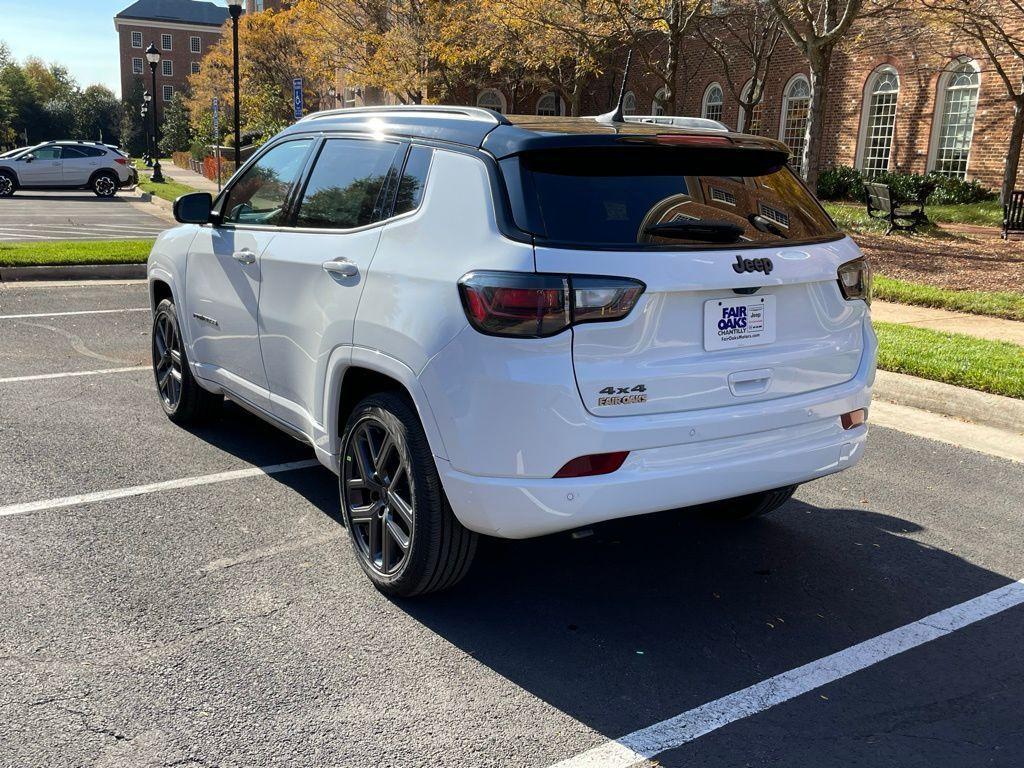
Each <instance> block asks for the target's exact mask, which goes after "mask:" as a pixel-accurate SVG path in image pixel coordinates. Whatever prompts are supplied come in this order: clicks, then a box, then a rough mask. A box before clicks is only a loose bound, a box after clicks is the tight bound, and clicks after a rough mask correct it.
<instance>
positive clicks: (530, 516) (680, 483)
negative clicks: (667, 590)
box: [437, 417, 867, 539]
mask: <svg viewBox="0 0 1024 768" xmlns="http://www.w3.org/2000/svg"><path fill="white" fill-rule="evenodd" d="M866 438H867V426H862V427H856V428H854V429H851V430H843V428H842V427H841V426H840V424H839V419H838V418H835V417H833V418H829V419H823V420H818V421H813V422H811V423H809V424H801V425H799V426H794V427H784V428H781V429H774V430H770V431H768V432H762V433H759V434H754V435H743V436H740V437H731V438H724V439H720V440H712V441H707V442H699V443H690V444H684V445H671V446H666V447H664V448H650V449H647V450H642V451H634V452H632V453H630V455H629V458H628V459H627V460H626V463H625V464H623V466H622V467H621V468H620V469H619V470H618V471H617V472H614V473H612V474H610V475H602V476H599V477H587V478H572V479H557V480H556V479H522V478H504V477H477V476H473V475H468V474H465V473H463V472H459V471H457V470H454V469H452V468H451V465H450V464H449V463H448V462H447V461H444V460H441V459H438V460H437V466H438V470H439V471H440V473H441V478H442V482H443V484H444V488H445V492H446V493H447V495H448V499H449V501H450V503H451V505H452V509H453V510H454V511H455V514H456V516H457V517H458V518H459V520H460V521H461V522H462V524H463V525H465V526H466V527H467V528H470V529H472V530H474V531H478V532H480V533H484V534H488V535H491V536H500V537H503V538H510V539H523V538H529V537H532V536H542V535H544V534H548V533H555V532H558V531H565V530H570V529H573V528H578V527H580V526H583V525H590V524H592V523H597V522H601V521H605V520H613V519H616V518H620V517H629V516H632V515H642V514H646V513H649V512H658V511H661V510H667V509H676V508H680V507H687V506H692V505H694V504H702V503H705V502H709V501H717V500H719V499H728V498H734V497H736V496H742V495H744V494H748V493H755V492H757V491H765V490H770V489H772V488H780V487H782V486H786V485H793V484H797V483H804V482H807V481H808V480H814V479H815V478H818V477H823V476H825V475H829V474H832V473H833V472H839V471H841V470H844V469H847V468H849V467H852V466H853V465H854V464H856V463H857V462H858V461H859V460H860V458H861V455H862V454H863V452H864V444H865V440H866Z"/></svg>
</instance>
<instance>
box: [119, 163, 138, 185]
mask: <svg viewBox="0 0 1024 768" xmlns="http://www.w3.org/2000/svg"><path fill="white" fill-rule="evenodd" d="M138 183H139V172H138V171H137V170H136V169H135V168H129V169H128V178H127V179H124V180H122V181H121V183H120V187H121V189H124V188H125V187H134V186H137V185H138Z"/></svg>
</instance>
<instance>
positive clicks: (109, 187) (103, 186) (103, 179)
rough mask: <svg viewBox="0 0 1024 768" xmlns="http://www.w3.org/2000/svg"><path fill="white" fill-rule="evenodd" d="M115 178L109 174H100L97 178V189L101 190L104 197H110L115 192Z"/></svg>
mask: <svg viewBox="0 0 1024 768" xmlns="http://www.w3.org/2000/svg"><path fill="white" fill-rule="evenodd" d="M115 189H116V187H115V186H114V180H113V179H112V178H110V177H109V176H100V177H99V178H98V179H96V191H97V192H99V193H100V194H101V195H103V197H110V196H111V195H112V194H114V190H115Z"/></svg>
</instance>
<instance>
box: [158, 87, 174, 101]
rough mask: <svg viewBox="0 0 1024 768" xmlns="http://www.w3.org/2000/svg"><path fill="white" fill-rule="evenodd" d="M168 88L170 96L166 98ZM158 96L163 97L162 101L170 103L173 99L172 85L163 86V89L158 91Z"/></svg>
mask: <svg viewBox="0 0 1024 768" xmlns="http://www.w3.org/2000/svg"><path fill="white" fill-rule="evenodd" d="M168 88H170V89H171V95H170V96H168V95H167V89H168ZM160 95H161V96H162V97H163V100H164V101H170V100H171V99H173V98H174V86H173V85H165V86H164V87H163V88H162V89H161V91H160Z"/></svg>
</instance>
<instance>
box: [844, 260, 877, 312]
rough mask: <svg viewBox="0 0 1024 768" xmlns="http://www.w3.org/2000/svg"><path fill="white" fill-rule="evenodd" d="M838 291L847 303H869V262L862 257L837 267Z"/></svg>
mask: <svg viewBox="0 0 1024 768" xmlns="http://www.w3.org/2000/svg"><path fill="white" fill-rule="evenodd" d="M838 272H839V275H838V276H839V290H840V292H841V293H842V294H843V298H844V299H846V300H847V301H853V300H854V299H861V300H863V301H865V302H867V303H868V304H870V303H871V262H870V261H868V260H867V259H866V258H864V257H863V256H860V257H858V258H856V259H854V260H853V261H848V262H846V263H845V264H842V265H840V267H839V270H838Z"/></svg>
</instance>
